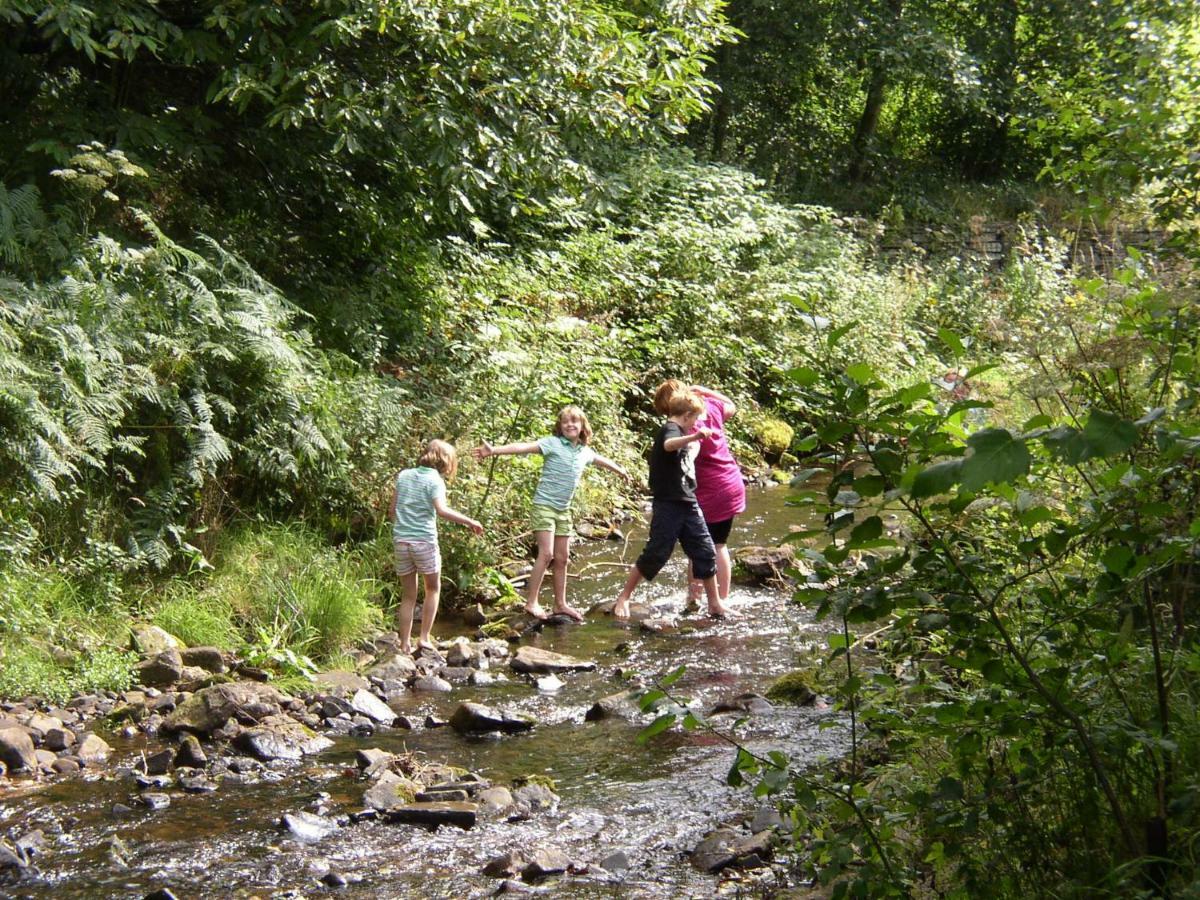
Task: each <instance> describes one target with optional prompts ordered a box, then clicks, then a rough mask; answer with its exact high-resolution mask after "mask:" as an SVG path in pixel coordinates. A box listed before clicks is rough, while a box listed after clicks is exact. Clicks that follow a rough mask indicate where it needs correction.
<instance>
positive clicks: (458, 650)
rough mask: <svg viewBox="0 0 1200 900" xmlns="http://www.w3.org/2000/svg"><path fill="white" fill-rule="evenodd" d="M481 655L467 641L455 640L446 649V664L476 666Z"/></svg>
mask: <svg viewBox="0 0 1200 900" xmlns="http://www.w3.org/2000/svg"><path fill="white" fill-rule="evenodd" d="M481 655H482V654H481V653H480V652H479V651H478V650H476V649H475V647H474V646H473V645H472V644H471V643H470V642H469V641H455V642H454V643H453V644H451V645H450V649H449V650H447V651H446V665H448V666H450V667H451V668H467V667H470V666H477V665H478V664H479V659H480V657H481Z"/></svg>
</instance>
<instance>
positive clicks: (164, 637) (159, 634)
mask: <svg viewBox="0 0 1200 900" xmlns="http://www.w3.org/2000/svg"><path fill="white" fill-rule="evenodd" d="M132 630H133V636H132V637H133V641H132V643H133V649H134V650H136V651H137V652H138V653H139V654H140V655H142V656H144V657H153V656H158V654H160V653H162V652H163V651H164V650H182V649H183V641H181V640H179V638H177V637H175V635H173V634H171V633H170V632H167V631H164V630H163V629H161V628H159V627H158V626H157V625H143V624H139V625H134V626H133V629H132Z"/></svg>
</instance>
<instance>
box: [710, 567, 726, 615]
mask: <svg viewBox="0 0 1200 900" xmlns="http://www.w3.org/2000/svg"><path fill="white" fill-rule="evenodd" d="M704 596H705V597H707V598H708V614H709V615H710V616H715V617H716V618H718V619H723V618H724V617H725V616H727V615H729V610H728V609H726V608H725V606H724V604H722V603H721V598H720V597H719V596H718V595H717V576H716V575H709V576H708V577H707V578H705V579H704Z"/></svg>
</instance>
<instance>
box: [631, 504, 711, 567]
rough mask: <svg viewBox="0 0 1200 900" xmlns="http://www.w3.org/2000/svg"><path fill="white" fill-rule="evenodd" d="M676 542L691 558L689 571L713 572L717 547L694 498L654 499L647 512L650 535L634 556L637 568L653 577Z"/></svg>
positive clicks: (667, 558)
mask: <svg viewBox="0 0 1200 900" xmlns="http://www.w3.org/2000/svg"><path fill="white" fill-rule="evenodd" d="M676 542H678V543H679V544H680V545H681V546H682V547H683V552H684V553H686V554H687V558H688V559H690V560H691V561H692V573H693V574H694V575H695V576H696V577H697V578H708V577H709V576H710V575H715V574H716V573H717V551H716V548H715V547H714V546H713V542H712V537H711V536H710V535H709V533H708V526H706V525H705V524H704V516H702V515H701V514H700V506H699V504H697V503H696V501H695V500H655V501H654V505H653V507H652V509H651V514H650V537H649V539H648V540H647V541H646V546H645V547H643V548H642V552H641V555H640V556H638V558H637V562H636V563H634V565H636V566H637V567H638V571H639V572H641V573H642V575H643V576H645V578H646V580H647V581H653V580H654V576H655V575H657V574H658V573H659V572H660V571H661V570H662V567H663V566H665V565H666V564H667V560H669V559H670V558H671V554H672V553H674V552H675V544H676Z"/></svg>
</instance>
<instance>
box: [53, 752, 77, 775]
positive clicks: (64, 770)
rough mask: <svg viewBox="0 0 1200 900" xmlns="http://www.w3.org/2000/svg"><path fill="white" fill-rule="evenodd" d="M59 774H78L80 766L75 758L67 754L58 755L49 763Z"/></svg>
mask: <svg viewBox="0 0 1200 900" xmlns="http://www.w3.org/2000/svg"><path fill="white" fill-rule="evenodd" d="M51 768H52V769H54V771H55V772H57V773H58V774H59V775H78V774H79V770H80V768H81V766H80V765H79V762H78V761H77V760H74V759H71V757H69V756H60V757H59V758H58V759H56V760H55V761H54V763H53V764H52V765H51Z"/></svg>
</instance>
